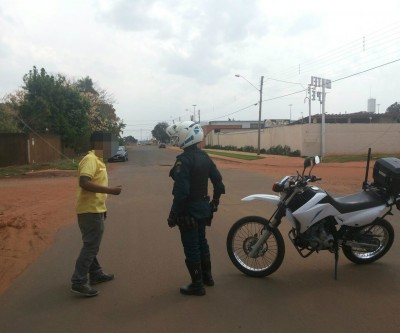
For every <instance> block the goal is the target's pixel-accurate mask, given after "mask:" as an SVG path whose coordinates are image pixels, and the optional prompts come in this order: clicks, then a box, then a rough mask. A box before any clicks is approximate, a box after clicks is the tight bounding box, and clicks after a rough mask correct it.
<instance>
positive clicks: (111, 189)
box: [107, 185, 122, 195]
mask: <svg viewBox="0 0 400 333" xmlns="http://www.w3.org/2000/svg"><path fill="white" fill-rule="evenodd" d="M121 191H122V185H118V186H114V187H109V191H108V192H107V193H108V194H113V195H119V194H120V193H121Z"/></svg>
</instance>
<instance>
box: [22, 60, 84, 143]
mask: <svg viewBox="0 0 400 333" xmlns="http://www.w3.org/2000/svg"><path fill="white" fill-rule="evenodd" d="M23 81H24V83H25V85H24V86H23V89H24V90H25V95H24V98H23V100H22V101H21V104H20V106H19V111H20V116H21V118H22V121H23V126H24V131H26V132H28V131H32V130H33V131H35V132H38V133H51V134H58V135H60V136H61V140H62V142H63V144H64V146H66V147H71V148H74V149H75V150H79V147H80V146H81V145H82V140H83V138H86V139H87V137H88V132H89V118H88V110H89V106H90V103H89V100H88V99H86V98H85V97H84V96H82V95H81V94H80V93H79V91H78V90H77V89H76V88H75V87H74V86H73V85H71V84H70V83H69V82H68V81H67V80H66V78H65V77H64V76H62V75H60V74H58V75H56V76H53V75H49V74H47V73H46V71H45V69H44V68H42V69H41V70H40V72H39V71H38V70H37V68H36V67H33V69H32V70H30V71H29V73H28V74H25V75H24V78H23Z"/></svg>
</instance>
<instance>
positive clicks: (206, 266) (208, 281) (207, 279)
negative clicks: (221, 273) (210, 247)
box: [201, 259, 214, 287]
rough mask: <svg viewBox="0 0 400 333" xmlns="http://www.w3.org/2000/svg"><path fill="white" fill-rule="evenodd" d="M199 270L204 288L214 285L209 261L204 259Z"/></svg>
mask: <svg viewBox="0 0 400 333" xmlns="http://www.w3.org/2000/svg"><path fill="white" fill-rule="evenodd" d="M201 270H202V272H203V283H204V284H205V285H206V286H209V287H211V286H213V285H214V279H213V277H212V275H211V260H210V259H205V260H202V261H201Z"/></svg>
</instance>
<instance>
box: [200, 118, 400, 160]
mask: <svg viewBox="0 0 400 333" xmlns="http://www.w3.org/2000/svg"><path fill="white" fill-rule="evenodd" d="M205 143H206V144H207V145H221V146H229V145H231V146H236V147H238V148H240V147H244V146H253V147H255V148H256V147H257V145H258V131H257V130H254V131H253V130H251V131H238V130H221V131H220V132H219V133H215V132H210V133H209V134H208V135H207V136H206V138H205ZM278 145H281V146H285V145H286V146H289V147H290V148H291V150H292V151H294V150H300V152H301V154H302V155H303V156H306V155H308V156H309V155H321V154H322V147H321V124H299V125H292V126H281V127H271V128H266V129H263V130H261V135H260V147H261V149H262V148H265V149H269V148H270V147H275V146H278ZM368 148H371V149H372V151H373V152H374V153H376V154H377V153H384V154H399V153H400V124H399V123H384V124H381V123H376V124H325V155H346V154H347V155H350V154H364V153H366V152H367V150H368Z"/></svg>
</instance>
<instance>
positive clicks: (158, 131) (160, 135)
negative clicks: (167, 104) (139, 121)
mask: <svg viewBox="0 0 400 333" xmlns="http://www.w3.org/2000/svg"><path fill="white" fill-rule="evenodd" d="M167 127H168V124H167V123H166V122H162V123H158V124H157V125H156V126H155V127H154V129H153V130H152V131H151V134H152V135H153V137H154V138H155V139H156V140H157V141H159V142H169V136H168V134H167V132H166V131H165V130H166V129H167Z"/></svg>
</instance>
